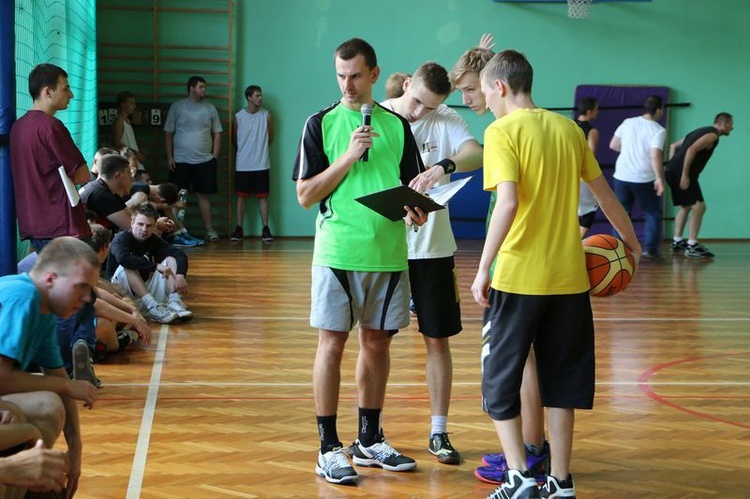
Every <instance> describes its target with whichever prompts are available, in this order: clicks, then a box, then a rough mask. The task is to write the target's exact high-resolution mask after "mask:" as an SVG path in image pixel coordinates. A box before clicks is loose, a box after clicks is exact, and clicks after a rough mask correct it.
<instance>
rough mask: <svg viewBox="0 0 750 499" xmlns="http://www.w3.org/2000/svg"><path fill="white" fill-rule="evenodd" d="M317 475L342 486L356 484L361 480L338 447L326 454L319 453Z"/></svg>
mask: <svg viewBox="0 0 750 499" xmlns="http://www.w3.org/2000/svg"><path fill="white" fill-rule="evenodd" d="M315 474H316V475H318V476H322V477H323V478H325V479H326V480H327V481H329V482H331V483H341V484H348V483H354V482H356V481H357V479H358V478H359V476H358V475H357V472H356V471H354V468H352V465H351V464H350V463H349V460H348V459H347V458H346V455H345V454H344V451H343V449H342V448H341V447H336V448H335V449H333V450H332V451H329V452H326V453H325V454H321V453H320V452H318V464H316V465H315Z"/></svg>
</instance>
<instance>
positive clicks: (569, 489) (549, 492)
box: [539, 474, 576, 499]
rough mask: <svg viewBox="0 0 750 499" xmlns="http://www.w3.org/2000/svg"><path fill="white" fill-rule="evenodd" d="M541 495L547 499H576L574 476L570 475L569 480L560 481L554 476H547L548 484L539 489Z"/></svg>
mask: <svg viewBox="0 0 750 499" xmlns="http://www.w3.org/2000/svg"><path fill="white" fill-rule="evenodd" d="M539 495H541V496H542V497H543V498H546V499H554V498H557V497H567V498H572V499H575V497H576V486H575V485H574V484H573V476H572V475H570V474H568V478H567V480H558V479H557V478H555V477H553V476H552V475H547V483H545V484H544V485H542V488H541V489H539Z"/></svg>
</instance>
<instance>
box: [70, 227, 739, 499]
mask: <svg viewBox="0 0 750 499" xmlns="http://www.w3.org/2000/svg"><path fill="white" fill-rule="evenodd" d="M480 244H481V243H480V242H477V241H463V242H461V244H460V250H459V252H458V254H457V263H458V267H459V279H460V283H459V284H460V289H461V292H462V296H463V299H464V301H463V303H462V304H463V316H464V320H463V322H464V331H463V333H461V334H460V335H458V336H457V337H455V338H454V339H453V340H452V341H451V343H452V349H453V356H454V369H455V374H454V388H453V398H452V406H451V414H450V419H449V431H450V432H451V440H452V442H453V443H454V445H455V446H456V448H457V449H458V450H459V451H461V453H462V455H463V457H464V461H463V462H462V464H461V465H459V466H446V465H441V464H438V463H437V462H436V461H435V460H434V458H433V457H432V456H431V455H430V454H429V453H428V452H427V449H426V446H427V436H428V432H429V408H428V400H427V390H426V387H425V383H424V346H423V342H422V339H421V338H420V335H419V334H418V333H417V330H416V328H415V322H416V321H414V322H413V323H412V325H411V326H409V328H407V329H405V330H403V331H401V332H400V333H399V334H398V335H397V336H396V337H395V339H394V341H393V344H392V349H391V352H392V368H391V377H390V383H389V386H388V395H387V399H386V407H385V411H384V421H383V425H384V428H385V430H386V434H387V436H388V438H389V440H391V442H392V443H393V444H394V445H395V446H396V448H397V449H399V450H400V451H402V452H403V453H404V454H406V455H408V456H411V457H414V458H415V459H416V460H417V462H418V468H417V470H416V471H415V472H412V473H388V472H384V471H382V470H379V469H367V468H359V469H358V471H359V473H360V475H361V479H360V483H359V485H358V486H354V487H347V486H337V485H332V484H328V483H327V482H325V481H324V480H323V479H321V478H318V477H316V476H315V474H314V472H313V468H314V464H315V459H316V453H317V445H318V437H317V432H316V427H315V419H314V415H315V414H314V408H313V401H312V388H311V369H312V362H313V357H314V355H315V348H316V342H317V335H316V332H315V331H314V330H312V329H311V328H310V327H309V325H308V312H309V287H310V284H309V282H310V277H309V275H310V260H311V248H312V241H311V240H308V239H300V240H284V239H280V240H277V241H276V242H274V243H273V244H272V245H262V244H261V243H260V241H258V240H250V239H248V240H245V241H243V242H241V243H230V242H228V241H224V242H221V243H215V244H212V245H210V246H208V247H207V248H205V249H198V250H195V251H193V252H192V253H191V254H190V273H189V278H188V281H189V285H190V293H189V295H188V296H187V298H186V302H187V303H188V305H189V306H190V308H191V309H192V310H193V311H194V312H195V315H196V318H195V319H194V320H193V321H192V322H190V323H187V324H180V325H170V326H159V325H156V324H155V325H154V342H153V344H152V346H151V347H149V348H147V349H145V350H140V351H139V350H134V351H129V352H126V353H124V354H119V355H115V356H113V357H111V358H110V359H109V360H107V361H105V363H103V364H100V365H97V374H98V375H99V376H100V377H101V378H102V380H103V382H104V386H103V387H102V388H101V389H100V391H99V397H100V398H99V401H98V402H97V404H96V405H95V407H94V409H93V410H91V411H86V410H82V417H81V426H82V432H83V439H84V463H83V464H84V466H83V477H82V479H81V485H80V489H79V493H78V495H77V497H80V498H119V497H128V498H136V497H144V498H182V497H187V498H250V497H264V498H265V497H425V498H427V497H472V498H473V497H485V496H486V495H487V494H488V493H490V492H491V491H492V490H493V488H494V487H493V486H492V485H490V484H485V483H482V482H479V481H478V480H476V479H475V478H474V476H473V468H474V467H475V466H478V465H480V463H481V456H482V454H483V453H486V452H497V451H499V444H498V442H497V438H496V436H495V434H494V432H493V430H492V426H491V424H490V421H489V419H488V417H487V416H486V415H485V414H484V413H483V412H482V411H481V409H480V387H479V381H480V367H479V351H480V324H481V310H480V308H479V307H478V306H477V305H476V304H475V303H474V302H473V300H472V299H471V292H470V290H469V286H470V284H471V281H472V280H473V277H474V271H475V268H476V264H477V262H478V260H479V254H480V250H481V247H480ZM710 247H711V249H712V250H713V251H715V252H716V254H717V255H718V256H717V258H716V260H715V261H692V260H687V259H685V258H684V257H682V256H676V257H674V258H673V257H672V255H667V256H668V258H667V261H666V263H665V264H663V265H655V264H651V263H648V262H645V263H644V264H643V265H642V267H641V271H640V273H639V274H638V275H637V276H636V279H635V281H634V282H633V284H632V285H631V287H630V289H629V290H628V291H627V292H626V293H624V294H623V295H621V296H617V297H613V298H603V299H594V300H593V302H594V315H595V319H596V328H597V362H598V366H597V367H598V369H597V397H596V404H595V408H594V410H593V411H590V412H583V411H582V412H579V413H578V414H577V426H576V438H575V446H574V460H573V464H572V471H573V473H574V476H575V479H576V483H577V490H578V497H579V498H584V499H585V498H600V497H602V498H603V497H607V498H652V497H653V498H657V497H658V498H690V497H695V498H698V497H722V498H729V497H732V498H734V497H736V498H741V497H749V496H750V492H749V490H750V489H749V488H748V477H750V431H749V430H750V309H749V308H748V284H747V283H748V282H749V281H750V265H748V262H750V244H749V243H747V242H731V243H730V242H720V243H713V244H710ZM667 252H668V250H667ZM356 352H357V344H356V335H352V336H351V337H350V340H349V344H348V346H347V354H346V356H345V359H344V365H343V372H342V381H343V386H342V391H341V403H340V408H339V418H338V419H339V434H340V436H341V438H342V439H343V441H344V442H345V443H348V442H350V441H351V440H352V439H353V438H354V437H355V434H356V406H357V404H356V393H355V387H354V385H353V382H354V375H353V369H354V362H355V359H356Z"/></svg>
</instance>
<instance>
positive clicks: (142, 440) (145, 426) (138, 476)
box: [125, 324, 169, 499]
mask: <svg viewBox="0 0 750 499" xmlns="http://www.w3.org/2000/svg"><path fill="white" fill-rule="evenodd" d="M168 332H169V326H168V325H167V324H162V326H161V329H160V331H159V343H158V345H157V348H156V355H155V356H154V367H153V369H152V370H151V381H149V384H148V394H147V395H146V403H145V404H144V406H143V418H142V419H141V429H140V431H139V432H138V444H137V445H136V448H135V455H134V456H133V467H132V468H131V469H130V482H128V493H127V495H126V496H125V497H126V498H127V499H138V498H139V497H141V487H142V486H143V474H144V472H145V470H146V457H147V456H148V444H149V441H150V440H151V428H152V426H153V424H154V413H155V412H156V401H157V399H158V397H159V383H160V381H161V370H162V367H163V366H164V352H165V350H166V347H167V336H168V334H167V333H168Z"/></svg>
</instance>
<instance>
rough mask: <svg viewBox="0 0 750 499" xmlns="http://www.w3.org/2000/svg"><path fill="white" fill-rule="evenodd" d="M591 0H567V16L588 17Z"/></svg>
mask: <svg viewBox="0 0 750 499" xmlns="http://www.w3.org/2000/svg"><path fill="white" fill-rule="evenodd" d="M592 2H593V0H568V17H569V18H571V19H588V18H589V14H590V13H591V3H592Z"/></svg>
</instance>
